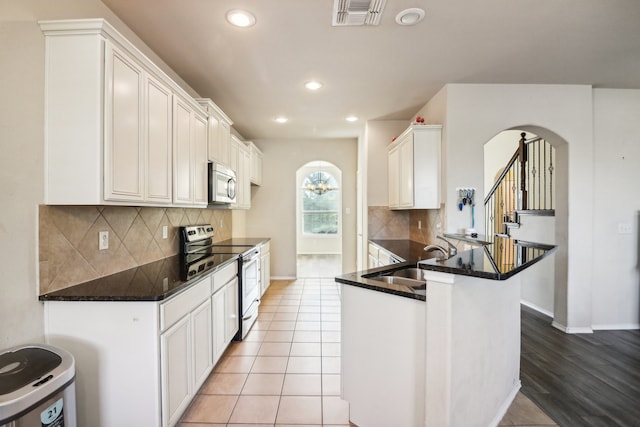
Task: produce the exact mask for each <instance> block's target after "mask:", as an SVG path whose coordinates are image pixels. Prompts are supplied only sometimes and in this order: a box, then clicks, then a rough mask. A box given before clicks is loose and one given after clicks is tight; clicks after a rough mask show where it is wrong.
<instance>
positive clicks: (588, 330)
mask: <svg viewBox="0 0 640 427" xmlns="http://www.w3.org/2000/svg"><path fill="white" fill-rule="evenodd" d="M551 326H553V327H554V328H556V329H559V330H561V331H562V332H564V333H566V334H592V333H593V329H592V328H590V327H587V326H583V327H579V328H575V327H569V326H565V325H562V324H560V323H558V322H556V321H555V320H554V321H553V322H551Z"/></svg>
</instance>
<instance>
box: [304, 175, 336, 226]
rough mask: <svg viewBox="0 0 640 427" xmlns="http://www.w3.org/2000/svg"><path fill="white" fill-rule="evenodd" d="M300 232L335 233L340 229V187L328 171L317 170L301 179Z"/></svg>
mask: <svg viewBox="0 0 640 427" xmlns="http://www.w3.org/2000/svg"><path fill="white" fill-rule="evenodd" d="M300 191H301V193H302V194H301V201H302V232H303V233H304V234H324V235H327V234H328V235H337V234H338V233H339V230H340V224H339V222H340V218H339V215H340V188H339V187H338V182H337V180H336V179H335V178H334V177H333V175H331V174H330V173H329V172H326V171H323V170H317V171H314V172H312V173H310V174H309V175H307V176H306V177H305V178H304V180H303V181H302V188H301V189H300Z"/></svg>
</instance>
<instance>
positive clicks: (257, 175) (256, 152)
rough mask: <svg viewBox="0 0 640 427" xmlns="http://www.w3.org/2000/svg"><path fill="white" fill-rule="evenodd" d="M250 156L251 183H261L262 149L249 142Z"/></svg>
mask: <svg viewBox="0 0 640 427" xmlns="http://www.w3.org/2000/svg"><path fill="white" fill-rule="evenodd" d="M249 150H250V158H251V173H250V175H251V184H255V185H262V157H263V155H262V151H260V149H259V148H258V147H256V145H255V144H254V143H253V142H251V143H249Z"/></svg>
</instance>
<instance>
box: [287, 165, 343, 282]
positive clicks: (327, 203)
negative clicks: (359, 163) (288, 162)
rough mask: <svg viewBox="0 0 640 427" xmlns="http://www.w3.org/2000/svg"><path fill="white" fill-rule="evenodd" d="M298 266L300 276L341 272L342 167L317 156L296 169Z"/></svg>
mask: <svg viewBox="0 0 640 427" xmlns="http://www.w3.org/2000/svg"><path fill="white" fill-rule="evenodd" d="M296 188H297V191H296V267H297V276H298V277H306V278H309V277H334V276H336V275H339V274H341V272H342V190H341V188H342V171H341V170H340V169H339V168H338V167H337V166H335V165H334V164H332V163H329V162H326V161H322V160H314V161H312V162H309V163H307V164H305V165H303V166H302V167H300V168H299V169H298V170H297V171H296Z"/></svg>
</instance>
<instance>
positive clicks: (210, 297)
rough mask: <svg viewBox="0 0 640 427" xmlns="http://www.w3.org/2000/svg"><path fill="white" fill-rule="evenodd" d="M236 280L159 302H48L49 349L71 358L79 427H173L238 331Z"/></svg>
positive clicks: (228, 277)
mask: <svg viewBox="0 0 640 427" xmlns="http://www.w3.org/2000/svg"><path fill="white" fill-rule="evenodd" d="M237 273H238V267H237V263H235V262H234V263H232V264H229V265H227V266H225V267H223V268H222V269H220V270H217V271H216V272H215V273H213V274H211V275H208V276H206V277H203V278H202V279H201V280H200V281H198V282H197V283H195V284H193V285H191V286H189V288H187V289H186V290H184V291H182V292H179V293H178V294H176V295H173V296H171V297H169V298H168V299H165V300H163V301H161V302H154V301H46V302H45V304H44V306H45V333H46V341H47V343H49V344H52V345H57V346H60V347H62V348H65V349H66V350H68V351H70V352H71V354H73V356H74V358H75V362H76V370H77V373H78V375H77V377H76V389H77V390H78V394H77V412H78V425H81V426H92V427H121V426H136V427H158V426H162V427H169V426H174V425H176V424H177V422H178V421H179V419H180V417H181V416H182V414H183V412H184V410H185V409H186V408H187V407H188V406H189V403H190V402H191V400H192V399H193V398H194V396H195V395H196V393H197V392H198V389H199V388H200V386H201V385H202V384H203V382H204V381H205V380H206V378H207V377H208V375H209V374H210V372H211V370H212V369H213V366H214V364H215V362H217V360H218V359H219V357H220V356H221V355H222V353H224V351H225V350H226V348H227V346H228V345H229V343H230V342H231V340H232V339H233V337H234V335H235V334H236V332H237V330H238V321H239V319H238V278H237Z"/></svg>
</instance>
